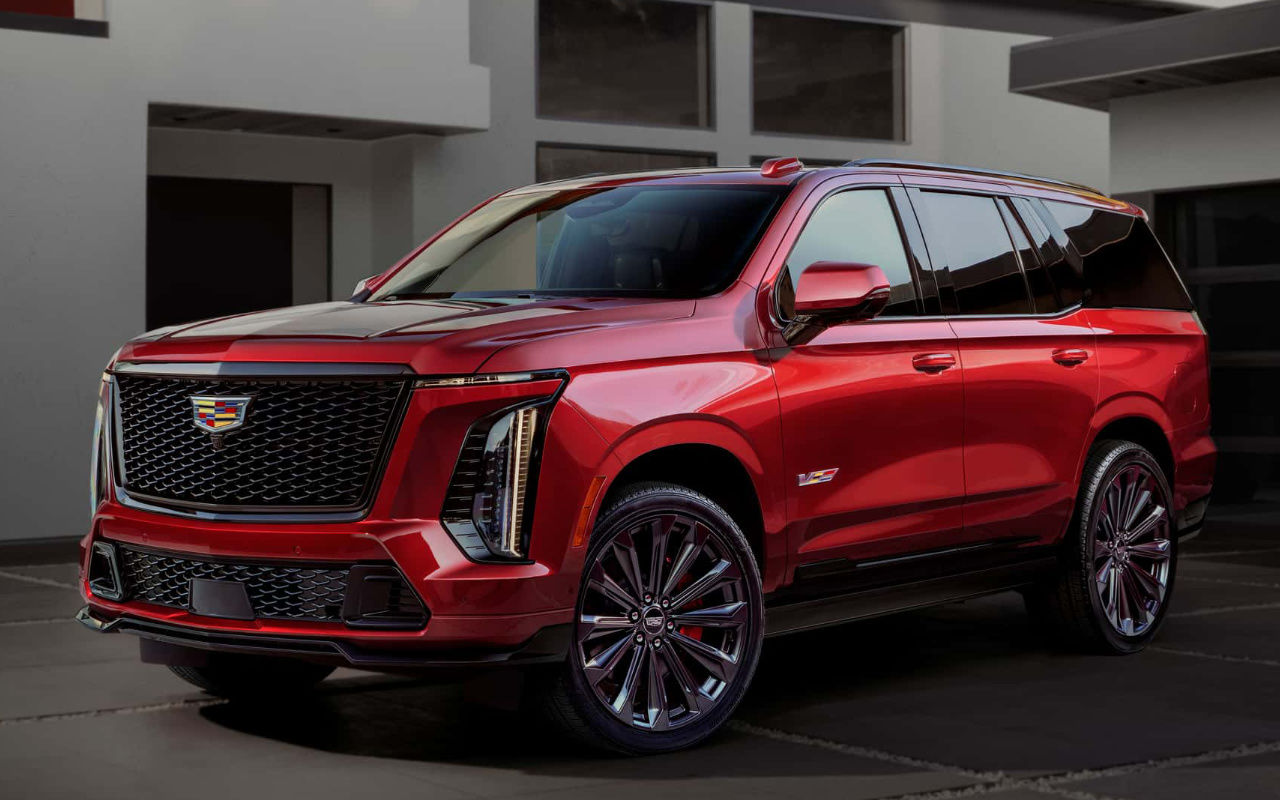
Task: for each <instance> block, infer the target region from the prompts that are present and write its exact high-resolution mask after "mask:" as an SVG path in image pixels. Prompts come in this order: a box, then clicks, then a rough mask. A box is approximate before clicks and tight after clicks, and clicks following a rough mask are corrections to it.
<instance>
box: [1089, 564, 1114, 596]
mask: <svg viewBox="0 0 1280 800" xmlns="http://www.w3.org/2000/svg"><path fill="white" fill-rule="evenodd" d="M1115 567H1116V562H1115V559H1114V558H1112V557H1111V556H1110V555H1108V556H1107V563H1105V564H1103V565H1102V568H1101V569H1099V570H1098V571H1097V572H1096V573H1095V574H1094V580H1095V581H1097V583H1098V591H1099V592H1101V591H1102V590H1103V589H1104V588H1105V586H1106V583H1107V579H1108V578H1110V577H1111V572H1112V570H1114V569H1115ZM1103 599H1106V598H1105V595H1104V596H1103Z"/></svg>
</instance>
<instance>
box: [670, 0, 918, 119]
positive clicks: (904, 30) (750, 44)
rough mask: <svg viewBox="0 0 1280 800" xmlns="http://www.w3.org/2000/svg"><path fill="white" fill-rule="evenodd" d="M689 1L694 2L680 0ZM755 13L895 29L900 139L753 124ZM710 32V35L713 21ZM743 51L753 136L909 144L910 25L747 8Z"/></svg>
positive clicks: (785, 10) (790, 10) (857, 17)
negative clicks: (747, 65)
mask: <svg viewBox="0 0 1280 800" xmlns="http://www.w3.org/2000/svg"><path fill="white" fill-rule="evenodd" d="M684 1H687V2H693V1H694V0H684ZM758 14H773V15H776V16H787V17H808V18H812V19H825V20H830V21H834V22H853V23H860V24H863V25H873V26H876V27H881V28H896V29H897V30H898V34H899V35H900V36H901V37H902V39H901V42H902V43H901V47H900V48H899V52H898V54H897V56H898V59H899V60H900V61H901V73H900V74H899V75H898V76H897V82H898V84H899V86H898V91H897V95H898V97H897V99H896V103H897V105H898V107H897V108H895V109H894V112H895V114H896V115H897V116H898V117H899V119H897V120H895V127H897V128H901V135H900V136H892V137H889V138H887V139H880V138H876V137H871V136H839V135H833V134H826V133H790V132H785V131H771V130H767V129H764V128H761V127H759V126H757V125H756V113H755V108H756V73H755V35H756V16H757V15H758ZM712 32H713V34H714V22H713V28H712ZM747 49H748V58H749V59H750V68H749V69H748V73H747V108H748V111H749V114H750V131H751V135H753V136H775V137H785V138H789V139H814V140H818V141H828V142H830V141H837V142H866V143H869V144H884V143H886V142H889V143H893V144H911V25H910V24H908V23H906V22H900V21H895V20H885V19H877V18H873V17H861V16H856V15H849V14H829V13H823V12H820V11H802V10H798V9H791V8H779V7H777V6H767V5H766V6H752V7H751V8H750V20H749V22H748V25H747Z"/></svg>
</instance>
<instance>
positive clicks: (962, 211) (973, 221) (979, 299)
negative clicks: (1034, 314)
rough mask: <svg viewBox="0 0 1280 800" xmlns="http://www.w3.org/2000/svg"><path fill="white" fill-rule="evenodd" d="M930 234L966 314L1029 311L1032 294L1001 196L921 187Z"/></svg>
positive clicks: (931, 247)
mask: <svg viewBox="0 0 1280 800" xmlns="http://www.w3.org/2000/svg"><path fill="white" fill-rule="evenodd" d="M919 197H920V201H921V203H922V204H923V205H924V212H925V213H924V219H923V220H921V222H922V224H923V226H924V235H925V240H926V241H927V242H928V245H929V252H930V254H932V256H933V262H934V269H935V270H937V269H938V268H939V267H940V266H945V268H946V269H947V270H948V271H949V272H950V274H951V282H952V283H953V284H954V286H955V291H956V304H957V306H958V312H959V313H960V314H1028V313H1030V312H1031V298H1030V297H1029V296H1028V294H1027V284H1026V280H1025V279H1024V278H1023V277H1022V270H1021V268H1020V267H1019V265H1018V257H1017V256H1016V255H1015V254H1014V252H1013V242H1011V241H1010V239H1009V232H1008V230H1007V229H1006V228H1005V225H1004V220H1003V219H1002V218H1001V216H1000V210H999V208H998V207H997V205H996V200H995V199H994V198H992V197H983V196H980V195H972V194H953V193H950V192H930V191H922V192H920V193H919Z"/></svg>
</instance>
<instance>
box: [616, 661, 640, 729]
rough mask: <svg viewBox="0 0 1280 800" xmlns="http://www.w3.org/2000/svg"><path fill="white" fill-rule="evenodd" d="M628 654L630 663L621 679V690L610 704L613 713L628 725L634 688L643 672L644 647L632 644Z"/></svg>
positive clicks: (633, 698)
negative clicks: (629, 654)
mask: <svg viewBox="0 0 1280 800" xmlns="http://www.w3.org/2000/svg"><path fill="white" fill-rule="evenodd" d="M630 652H631V663H630V664H628V665H627V675H626V677H625V678H623V679H622V688H621V689H619V690H618V696H617V697H615V698H614V699H613V703H612V704H611V705H612V706H613V713H615V714H617V715H618V716H620V717H622V719H623V721H625V722H628V723H630V722H631V721H632V714H631V705H632V703H634V702H635V696H636V688H637V687H638V686H639V685H640V673H641V672H643V671H644V670H643V669H641V667H643V666H644V647H642V646H640V645H638V644H635V643H632V645H631V648H630Z"/></svg>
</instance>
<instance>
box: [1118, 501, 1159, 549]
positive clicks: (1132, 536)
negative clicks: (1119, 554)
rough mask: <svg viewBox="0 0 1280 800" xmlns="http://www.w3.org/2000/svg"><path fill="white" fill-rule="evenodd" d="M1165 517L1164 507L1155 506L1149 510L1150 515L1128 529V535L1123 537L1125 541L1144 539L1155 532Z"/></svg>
mask: <svg viewBox="0 0 1280 800" xmlns="http://www.w3.org/2000/svg"><path fill="white" fill-rule="evenodd" d="M1165 516H1166V512H1165V508H1164V506H1161V505H1157V506H1156V507H1155V508H1153V509H1152V510H1151V513H1150V514H1148V515H1147V516H1145V517H1143V519H1142V521H1141V522H1139V523H1138V524H1137V525H1134V526H1133V527H1131V528H1129V535H1128V536H1126V537H1125V541H1126V542H1137V541H1140V540H1142V539H1144V538H1146V537H1147V535H1148V534H1151V533H1154V532H1155V530H1156V528H1157V526H1159V524H1160V523H1161V522H1162V521H1164V519H1165Z"/></svg>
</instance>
